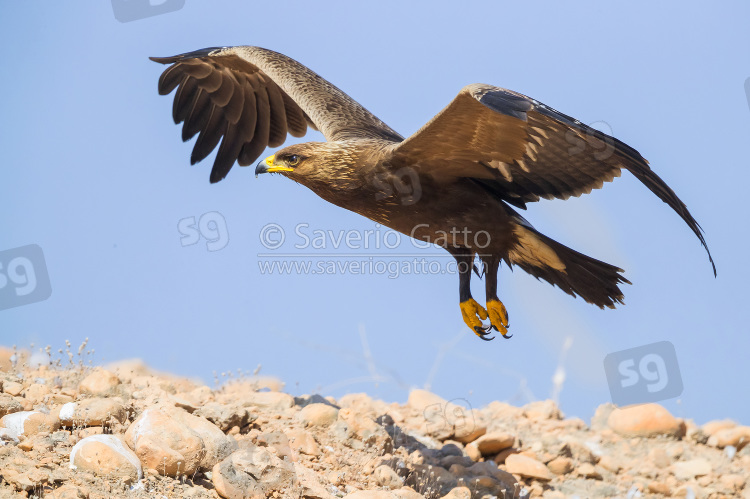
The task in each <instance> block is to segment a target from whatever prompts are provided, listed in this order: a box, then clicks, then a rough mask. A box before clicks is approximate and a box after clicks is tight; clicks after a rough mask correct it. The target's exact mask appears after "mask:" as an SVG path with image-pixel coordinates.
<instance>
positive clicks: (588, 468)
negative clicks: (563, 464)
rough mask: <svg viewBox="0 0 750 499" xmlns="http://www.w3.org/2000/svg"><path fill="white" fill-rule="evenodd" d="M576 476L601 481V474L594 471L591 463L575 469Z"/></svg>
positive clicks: (594, 468)
mask: <svg viewBox="0 0 750 499" xmlns="http://www.w3.org/2000/svg"><path fill="white" fill-rule="evenodd" d="M576 475H578V476H580V477H583V478H592V479H594V480H601V479H602V474H601V473H599V471H598V470H597V469H596V467H595V466H594V465H593V464H591V463H582V464H581V465H579V466H578V468H576Z"/></svg>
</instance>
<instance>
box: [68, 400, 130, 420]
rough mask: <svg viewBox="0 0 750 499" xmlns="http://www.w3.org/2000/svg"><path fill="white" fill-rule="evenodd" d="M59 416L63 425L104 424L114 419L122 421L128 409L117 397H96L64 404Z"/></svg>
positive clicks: (125, 418) (126, 416)
mask: <svg viewBox="0 0 750 499" xmlns="http://www.w3.org/2000/svg"><path fill="white" fill-rule="evenodd" d="M59 417H60V422H61V423H62V425H63V426H64V427H86V426H105V425H108V424H110V423H112V422H115V421H117V422H119V423H124V422H125V421H126V420H127V418H128V409H127V408H126V407H125V403H124V402H123V400H122V399H121V398H119V397H113V398H99V397H97V398H90V399H83V400H81V401H80V402H68V403H67V404H64V405H63V406H62V407H61V408H60V412H59Z"/></svg>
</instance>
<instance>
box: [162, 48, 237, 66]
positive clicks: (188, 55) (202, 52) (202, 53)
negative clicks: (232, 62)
mask: <svg viewBox="0 0 750 499" xmlns="http://www.w3.org/2000/svg"><path fill="white" fill-rule="evenodd" d="M228 48H231V47H206V48H204V49H199V50H193V51H192V52H185V53H184V54H177V55H173V56H171V57H149V59H151V60H152V61H154V62H158V63H159V64H172V63H175V62H177V61H182V60H184V59H194V58H196V57H206V56H209V55H212V53H213V52H216V51H219V50H224V49H228Z"/></svg>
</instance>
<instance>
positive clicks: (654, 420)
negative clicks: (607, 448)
mask: <svg viewBox="0 0 750 499" xmlns="http://www.w3.org/2000/svg"><path fill="white" fill-rule="evenodd" d="M607 424H608V425H609V427H610V428H611V429H612V430H614V431H615V432H616V433H618V434H620V435H623V436H626V437H656V436H659V435H667V436H672V437H677V436H680V435H681V434H684V431H685V424H684V423H683V422H682V421H680V420H678V419H677V418H675V417H674V416H672V415H671V414H670V413H669V411H668V410H666V409H665V408H664V407H662V406H660V405H658V404H642V405H635V406H630V407H626V408H624V409H615V410H613V411H612V413H611V414H610V415H609V418H608V419H607Z"/></svg>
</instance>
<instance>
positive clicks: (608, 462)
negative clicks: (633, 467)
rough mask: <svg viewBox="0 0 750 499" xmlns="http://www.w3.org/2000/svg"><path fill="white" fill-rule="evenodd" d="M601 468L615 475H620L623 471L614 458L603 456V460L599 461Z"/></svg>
mask: <svg viewBox="0 0 750 499" xmlns="http://www.w3.org/2000/svg"><path fill="white" fill-rule="evenodd" d="M599 466H601V467H602V468H604V469H605V470H607V471H610V472H612V473H614V474H617V473H619V472H620V470H621V469H622V466H621V465H620V463H619V462H618V460H617V459H615V458H614V457H612V456H602V458H601V459H600V460H599Z"/></svg>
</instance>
